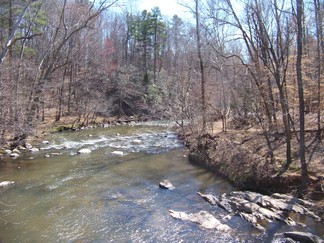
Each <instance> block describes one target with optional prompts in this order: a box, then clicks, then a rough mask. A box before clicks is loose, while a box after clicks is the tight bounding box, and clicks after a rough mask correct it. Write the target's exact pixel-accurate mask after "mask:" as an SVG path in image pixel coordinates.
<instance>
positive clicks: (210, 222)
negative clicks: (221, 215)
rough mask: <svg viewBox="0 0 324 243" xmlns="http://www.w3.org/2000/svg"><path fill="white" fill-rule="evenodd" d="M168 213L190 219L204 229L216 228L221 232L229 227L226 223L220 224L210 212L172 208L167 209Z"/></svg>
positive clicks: (186, 219)
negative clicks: (194, 211) (186, 211)
mask: <svg viewBox="0 0 324 243" xmlns="http://www.w3.org/2000/svg"><path fill="white" fill-rule="evenodd" d="M169 213H170V215H171V216H172V217H173V218H175V219H180V220H183V221H190V222H193V223H196V224H198V225H200V226H202V227H204V228H206V229H216V230H219V231H223V232H228V231H230V229H231V228H230V227H229V226H227V225H226V224H222V223H221V222H220V221H219V220H217V219H216V218H215V217H214V216H213V215H212V214H210V213H208V212H206V211H200V212H198V213H190V214H187V213H185V212H177V211H174V210H169Z"/></svg>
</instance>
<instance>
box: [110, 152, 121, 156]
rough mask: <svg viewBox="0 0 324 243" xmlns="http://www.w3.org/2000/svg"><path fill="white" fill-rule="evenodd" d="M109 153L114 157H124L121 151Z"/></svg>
mask: <svg viewBox="0 0 324 243" xmlns="http://www.w3.org/2000/svg"><path fill="white" fill-rule="evenodd" d="M111 153H112V154H114V155H119V156H123V155H124V152H123V151H113V152H111Z"/></svg>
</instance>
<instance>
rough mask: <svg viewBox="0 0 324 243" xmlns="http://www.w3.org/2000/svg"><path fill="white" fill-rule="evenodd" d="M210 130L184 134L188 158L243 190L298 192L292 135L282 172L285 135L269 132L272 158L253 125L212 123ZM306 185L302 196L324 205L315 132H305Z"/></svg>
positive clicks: (322, 150)
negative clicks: (228, 126)
mask: <svg viewBox="0 0 324 243" xmlns="http://www.w3.org/2000/svg"><path fill="white" fill-rule="evenodd" d="M215 126H216V129H214V132H213V133H210V134H206V135H204V136H202V137H200V139H197V138H196V137H194V136H192V135H191V134H186V135H185V136H184V140H185V143H186V145H187V147H188V149H189V156H188V157H189V160H190V161H191V162H193V163H197V164H200V165H203V166H205V167H207V168H209V169H210V170H212V171H214V172H216V173H217V174H219V175H221V176H223V177H224V178H226V179H227V180H229V181H230V182H231V183H232V184H234V185H235V186H237V187H238V188H240V189H242V190H253V191H259V192H264V193H273V192H279V193H292V194H297V192H298V190H299V187H300V184H301V176H300V165H299V159H298V152H297V151H298V141H297V137H296V136H294V137H293V139H292V151H293V163H292V165H291V166H290V169H289V170H288V171H287V172H286V173H284V174H283V175H281V176H277V174H278V171H279V170H280V168H281V167H282V165H283V164H284V163H285V141H284V135H283V134H280V133H273V134H269V139H270V142H271V146H272V148H273V152H274V157H273V159H271V156H270V154H269V150H268V147H267V145H266V142H265V138H264V136H263V135H262V132H261V131H260V130H258V129H257V128H256V127H252V126H250V127H245V128H241V129H229V130H228V131H227V132H222V131H221V130H220V129H217V126H220V125H219V124H215ZM306 144H307V162H308V170H309V179H310V180H309V185H308V188H307V191H306V194H304V196H305V197H307V198H310V199H313V200H317V204H318V206H319V207H320V208H321V209H322V210H323V209H324V207H323V206H324V192H323V187H324V185H323V184H324V181H323V179H324V166H323V165H324V159H323V158H324V156H323V155H324V146H323V142H318V141H317V140H316V138H315V134H313V133H311V132H309V133H307V134H306Z"/></svg>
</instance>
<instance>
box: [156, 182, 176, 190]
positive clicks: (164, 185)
mask: <svg viewBox="0 0 324 243" xmlns="http://www.w3.org/2000/svg"><path fill="white" fill-rule="evenodd" d="M159 187H160V188H162V189H169V190H173V189H175V187H174V186H173V185H172V183H171V182H170V181H169V180H163V181H161V182H160V184H159Z"/></svg>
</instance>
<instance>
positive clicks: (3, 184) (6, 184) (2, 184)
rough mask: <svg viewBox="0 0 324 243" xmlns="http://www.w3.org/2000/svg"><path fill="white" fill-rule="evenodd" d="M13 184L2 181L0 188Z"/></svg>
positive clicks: (12, 182)
mask: <svg viewBox="0 0 324 243" xmlns="http://www.w3.org/2000/svg"><path fill="white" fill-rule="evenodd" d="M13 184H15V182H14V181H2V182H0V187H8V186H11V185H13Z"/></svg>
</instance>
